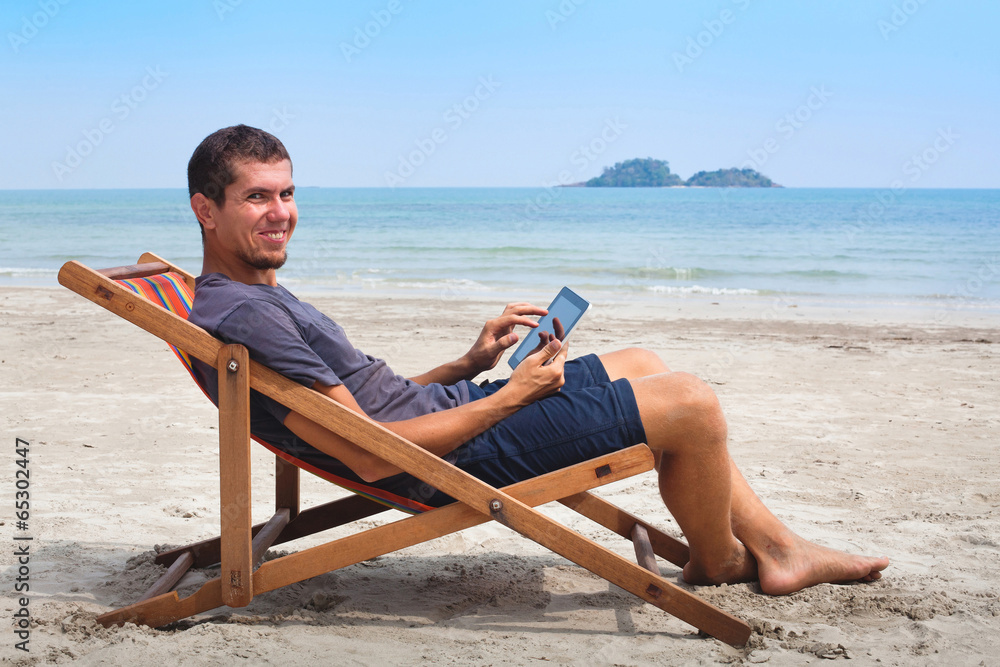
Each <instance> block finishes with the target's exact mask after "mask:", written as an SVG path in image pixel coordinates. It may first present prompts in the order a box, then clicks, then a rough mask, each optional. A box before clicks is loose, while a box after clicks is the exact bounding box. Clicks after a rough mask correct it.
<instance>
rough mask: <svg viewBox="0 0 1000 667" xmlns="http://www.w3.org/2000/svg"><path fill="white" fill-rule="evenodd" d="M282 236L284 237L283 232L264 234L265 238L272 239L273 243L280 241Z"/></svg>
mask: <svg viewBox="0 0 1000 667" xmlns="http://www.w3.org/2000/svg"><path fill="white" fill-rule="evenodd" d="M284 235H285V233H284V232H268V233H267V234H265V236H267V237H268V238H272V239H274V240H275V241H277V240H278V239H280V238H281V237H282V236H284Z"/></svg>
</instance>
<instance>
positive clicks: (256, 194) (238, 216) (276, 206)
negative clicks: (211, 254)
mask: <svg viewBox="0 0 1000 667" xmlns="http://www.w3.org/2000/svg"><path fill="white" fill-rule="evenodd" d="M233 169H234V170H235V172H236V175H237V176H236V180H235V181H233V182H232V183H231V184H230V185H229V186H228V187H227V188H226V199H225V202H224V204H223V206H222V207H215V206H214V204H213V208H214V214H215V215H214V216H213V218H214V219H215V232H216V236H217V238H218V239H219V242H220V244H221V245H222V249H223V251H228V252H229V253H231V254H232V255H233V256H234V257H235V258H236V259H238V260H240V261H242V262H244V263H245V264H247V265H248V266H250V267H253V268H254V269H257V270H259V271H267V270H270V269H279V268H281V266H282V265H283V264H284V263H285V260H286V259H287V258H288V253H287V251H286V247H287V246H288V241H289V239H290V238H291V237H292V232H293V231H295V223H296V222H298V216H299V214H298V209H297V208H296V206H295V199H294V197H293V195H294V193H295V184H294V183H292V164H291V163H290V162H289V161H288V160H281V161H280V162H241V163H237V164H235V165H233Z"/></svg>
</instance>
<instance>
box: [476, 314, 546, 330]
mask: <svg viewBox="0 0 1000 667" xmlns="http://www.w3.org/2000/svg"><path fill="white" fill-rule="evenodd" d="M487 324H488V325H490V326H492V327H493V328H494V329H513V328H514V327H515V326H517V325H518V324H520V325H523V326H526V327H531V328H535V327H537V326H538V322H536V321H535V320H533V319H531V318H530V317H527V316H525V315H514V314H511V315H501V316H500V317H498V318H496V319H495V320H490V321H489V322H488V323H487Z"/></svg>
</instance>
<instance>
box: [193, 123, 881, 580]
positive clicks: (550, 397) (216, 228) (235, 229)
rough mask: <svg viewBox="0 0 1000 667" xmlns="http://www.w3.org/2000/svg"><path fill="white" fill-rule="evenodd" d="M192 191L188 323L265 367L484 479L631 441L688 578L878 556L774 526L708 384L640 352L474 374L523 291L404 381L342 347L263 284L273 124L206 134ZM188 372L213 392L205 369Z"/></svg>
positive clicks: (297, 426) (289, 416)
mask: <svg viewBox="0 0 1000 667" xmlns="http://www.w3.org/2000/svg"><path fill="white" fill-rule="evenodd" d="M188 185H189V190H190V194H191V208H192V210H193V211H194V213H195V215H196V216H197V218H198V222H199V223H200V225H201V228H202V234H203V241H204V264H203V267H202V275H201V276H199V278H198V280H197V290H196V292H195V302H194V308H193V310H192V312H191V318H190V319H191V321H192V322H194V323H195V324H198V325H200V326H202V327H204V328H205V329H207V330H208V331H210V332H211V333H213V334H214V335H216V336H219V337H220V338H222V339H224V340H228V341H231V342H239V343H242V344H244V345H246V346H247V347H248V349H249V350H250V354H251V356H252V357H253V358H254V359H256V360H258V361H260V362H262V363H263V364H265V365H267V366H269V367H270V368H272V369H274V370H276V371H278V372H281V373H283V374H285V375H287V376H288V377H290V378H292V379H294V380H296V381H298V382H300V383H302V384H304V385H306V386H310V387H312V388H313V389H315V390H316V391H319V392H322V393H324V394H326V395H327V396H329V397H330V398H332V399H333V400H335V401H337V402H338V403H340V404H341V405H344V406H346V407H347V408H349V409H351V410H354V411H355V412H358V413H363V414H366V415H368V416H370V417H371V418H373V419H375V420H376V421H379V422H381V423H382V424H383V425H384V426H385V427H386V428H388V429H390V430H391V431H393V432H395V433H397V434H398V435H400V436H402V437H404V438H406V439H408V440H410V441H411V442H413V443H414V444H416V445H418V446H420V447H422V448H424V449H426V450H428V451H430V452H432V453H434V454H436V455H438V456H441V457H444V458H445V459H446V460H448V461H450V462H452V463H454V464H455V465H457V466H459V467H460V468H462V469H464V470H466V471H468V472H470V473H471V474H473V475H475V476H477V477H479V478H481V479H484V480H485V481H487V482H489V483H490V484H493V485H495V486H504V485H506V484H510V483H513V482H515V481H519V480H521V479H526V478H529V477H533V476H536V475H539V474H542V473H545V472H549V471H551V470H555V469H558V468H561V467H565V466H568V465H572V464H574V463H577V462H579V461H582V460H587V459H590V458H593V457H595V456H598V455H601V454H605V453H608V452H610V451H615V450H618V449H621V448H624V447H627V446H630V445H633V444H637V443H640V442H645V443H646V444H647V445H648V446H649V447H650V448H651V450H652V451H653V452H654V456H655V457H656V461H657V471H658V475H659V485H660V494H661V496H662V498H663V500H664V502H665V504H666V506H667V509H668V510H669V511H670V513H671V514H673V516H674V517H675V518H676V520H677V522H678V524H679V525H680V528H681V530H683V531H684V535H685V537H686V538H687V540H688V542H689V545H690V553H691V556H690V561H689V562H688V563H687V564H686V565H685V566H684V571H683V576H684V579H685V581H688V582H690V583H694V584H720V583H735V582H742V581H751V580H759V581H760V585H761V588H762V590H763V591H764V592H765V593H770V594H774V595H781V594H786V593H791V592H794V591H797V590H800V589H802V588H804V587H806V586H811V585H814V584H817V583H821V582H848V581H873V580H875V579H878V578H879V577H881V571H882V570H883V569H885V568H886V567H887V566H888V564H889V561H888V559H887V558H885V557H883V558H872V557H866V556H854V555H849V554H846V553H842V552H839V551H833V550H831V549H826V548H824V547H820V546H818V545H815V544H811V543H809V542H807V541H805V540H803V539H802V538H801V537H799V536H797V535H795V534H794V533H792V532H791V531H790V530H789V529H788V528H786V527H785V526H784V525H782V523H781V522H780V521H778V519H777V518H776V517H775V516H774V515H773V514H772V513H771V512H770V511H768V510H767V508H765V507H764V505H763V504H762V503H761V501H760V500H759V499H758V498H757V496H756V495H755V494H754V493H753V491H752V490H751V489H750V487H749V486H748V485H747V483H746V481H745V480H744V478H743V476H742V475H741V474H740V472H739V471H738V470H737V469H736V467H735V465H734V464H733V462H732V460H731V459H730V457H729V453H728V450H727V448H726V421H725V418H724V417H723V415H722V411H721V409H720V407H719V403H718V400H717V399H716V397H715V395H714V393H713V392H712V390H711V389H710V388H709V387H708V386H707V385H706V384H705V383H704V382H702V381H700V380H698V379H697V378H695V377H693V376H691V375H688V374H686V373H678V372H672V371H670V369H668V368H667V367H666V366H665V365H664V364H663V362H662V361H661V360H660V359H659V357H658V356H656V355H655V354H653V353H651V352H647V351H645V350H639V349H629V350H621V351H618V352H613V353H611V354H605V355H601V356H600V357H597V356H595V355H588V356H585V357H583V358H581V359H574V360H572V361H567V350H568V347H567V346H566V345H562V344H561V343H560V341H559V340H557V339H550V340H547V341H546V344H545V345H544V346H543V347H542V349H540V350H538V351H537V352H535V353H534V354H532V355H531V356H529V357H527V358H526V359H525V360H524V361H522V362H521V364H519V365H518V366H517V368H516V369H515V370H514V372H513V373H512V375H511V376H510V379H509V381H499V382H494V383H489V384H486V385H485V386H484V387H479V386H477V385H474V384H472V383H471V382H470V380H472V378H474V377H476V376H478V375H479V374H480V373H482V372H484V371H487V370H489V369H492V368H493V367H494V366H496V364H497V362H498V361H499V360H500V357H501V356H502V354H503V353H504V351H505V350H507V349H508V348H509V347H510V346H512V345H514V344H515V343H516V342H517V340H518V334H517V333H516V332H514V328H515V327H516V326H518V325H522V326H528V327H533V326H536V325H535V322H534V320H533V319H532V318H531V317H532V316H537V315H542V314H544V313H545V312H546V311H545V310H544V309H542V308H538V307H536V306H533V305H531V304H527V303H515V304H510V305H508V306H507V307H506V308H505V309H504V311H503V313H502V314H501V315H500V317H498V318H496V319H494V320H490V321H489V322H487V323H486V325H485V326H484V327H483V329H482V332H481V333H480V335H479V337H478V339H477V340H476V342H475V344H474V345H473V346H472V348H471V349H470V350H469V352H468V353H467V354H465V355H464V356H463V357H462V358H461V359H458V360H457V361H454V362H451V363H448V364H445V365H443V366H439V367H438V368H435V369H433V370H430V371H428V372H427V373H424V374H423V375H419V376H417V377H414V378H410V379H404V378H401V377H399V376H397V375H395V374H394V373H392V371H391V370H389V368H388V366H386V364H385V362H383V361H381V360H378V359H374V358H372V357H369V356H367V355H365V354H363V353H361V352H360V351H359V350H356V349H355V348H354V347H353V346H352V345H351V344H350V343H349V342H348V340H347V338H346V336H345V335H344V332H343V329H341V328H340V327H339V326H338V325H337V324H335V323H334V322H333V321H332V320H330V319H329V318H328V317H326V316H325V315H322V314H321V313H319V312H318V311H316V310H315V309H314V308H312V307H311V306H309V305H308V304H304V303H302V302H300V301H298V299H296V298H295V297H294V296H292V295H291V294H290V293H289V292H288V291H287V290H285V289H284V288H283V287H281V286H280V285H278V283H277V279H276V274H275V271H276V269H278V268H280V267H281V266H282V265H283V264H284V263H285V260H286V257H287V253H286V248H287V246H288V243H289V241H290V239H291V237H292V234H293V232H294V231H295V226H296V223H297V222H298V211H297V209H296V205H295V198H294V192H295V186H294V184H293V182H292V163H291V159H290V157H289V156H288V153H287V151H286V150H285V148H284V146H282V144H281V142H280V141H278V140H277V139H276V138H275V137H273V136H271V135H270V134H268V133H266V132H263V131H261V130H257V129H254V128H250V127H246V126H243V125H239V126H235V127H229V128H225V129H222V130H219V131H218V132H215V133H214V134H212V135H210V136H209V137H207V138H206V139H205V140H204V141H203V142H202V143H201V145H200V146H199V147H198V148H197V149H196V150H195V152H194V154H193V155H192V157H191V161H190V163H189V165H188ZM550 360H551V363H548V364H547V363H546V362H548V361H550ZM197 370H198V372H199V373H200V374H201V375H202V377H203V378H204V381H203V385H205V386H206V387H208V388H212V387H214V385H215V383H214V381H212V374H213V370H212V369H211V368H209V367H208V366H206V365H201V366H199V368H198V369H197ZM252 400H253V403H252V424H251V428H252V430H253V431H254V433H255V434H257V435H258V436H260V437H262V438H263V439H265V440H267V441H269V442H271V443H272V444H275V445H276V446H279V447H281V448H282V449H285V451H288V452H289V453H292V454H293V455H294V456H296V457H298V458H300V459H302V460H304V461H306V462H307V463H310V464H311V465H314V466H316V467H318V468H321V469H323V470H326V471H330V472H334V473H335V474H338V475H341V476H346V477H348V478H353V479H358V480H363V481H364V482H367V483H369V484H371V485H373V486H376V487H378V488H382V489H387V490H390V491H392V492H393V493H396V494H399V495H402V496H404V497H410V498H413V499H414V500H419V501H421V502H424V503H426V504H428V505H440V504H443V503H445V502H447V501H448V498H447V497H446V496H444V495H443V494H441V493H440V492H436V491H434V490H433V489H428V488H427V486H426V485H425V484H422V483H421V482H420V481H419V480H416V479H415V478H413V477H411V476H409V475H407V474H405V473H402V471H400V470H399V469H397V468H396V467H394V466H393V465H391V464H389V463H387V462H385V461H382V460H380V459H378V458H377V457H375V456H373V455H371V454H370V453H368V452H367V451H365V450H364V449H362V448H360V447H358V446H357V445H354V444H353V443H351V442H349V441H347V440H344V439H343V438H340V437H339V436H337V435H336V434H334V433H332V432H330V431H328V430H327V429H325V428H324V427H322V426H319V425H318V424H316V423H314V422H312V421H310V420H309V419H307V418H306V417H304V416H302V415H300V414H298V413H296V412H295V411H292V410H289V409H288V408H286V407H284V406H281V405H280V404H278V403H275V402H274V401H271V400H270V399H267V398H266V397H264V396H261V395H259V394H256V392H255V395H254V396H253V399H252Z"/></svg>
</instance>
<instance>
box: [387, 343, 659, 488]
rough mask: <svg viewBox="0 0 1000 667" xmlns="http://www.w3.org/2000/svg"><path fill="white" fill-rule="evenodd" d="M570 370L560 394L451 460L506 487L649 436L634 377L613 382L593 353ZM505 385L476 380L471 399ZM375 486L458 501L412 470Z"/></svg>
mask: <svg viewBox="0 0 1000 667" xmlns="http://www.w3.org/2000/svg"><path fill="white" fill-rule="evenodd" d="M565 373H566V384H565V385H564V386H563V388H562V389H561V390H560V391H559V392H558V393H556V394H553V395H551V396H547V397H546V398H543V399H542V400H540V401H536V402H535V403H532V404H531V405H529V406H527V407H525V408H522V409H520V410H518V411H517V412H516V413H514V414H513V415H511V416H510V417H508V418H507V419H504V420H503V421H501V422H500V423H498V424H496V425H495V426H493V427H492V428H490V429H488V430H487V431H485V432H483V433H482V434H480V435H478V436H477V437H475V438H473V439H472V440H470V441H469V442H467V443H465V444H464V445H462V446H461V447H459V448H458V449H456V450H455V451H453V452H451V453H450V454H448V455H447V456H445V457H444V458H445V460H446V461H448V462H449V463H453V464H455V465H456V466H457V467H459V468H461V469H462V470H465V471H466V472H468V473H469V474H471V475H473V476H474V477H478V478H479V479H481V480H483V481H484V482H487V483H489V484H491V485H492V486H496V487H503V486H507V485H508V484H513V483H515V482H520V481H523V480H526V479H531V478H532V477H537V476H539V475H543V474H545V473H547V472H552V471H553V470H559V469H560V468H565V467H567V466H571V465H574V464H576V463H580V462H582V461H588V460H590V459H593V458H596V457H598V456H601V455H603V454H609V453H611V452H616V451H618V450H621V449H624V448H626V447H631V446H632V445H637V444H639V443H642V442H645V441H646V432H645V430H644V429H643V426H642V421H641V420H640V418H639V409H638V407H637V406H636V403H635V394H634V393H633V392H632V385H631V384H630V383H629V382H628V380H616V381H614V382H611V380H610V379H609V378H608V373H607V371H605V370H604V365H603V364H602V363H601V360H600V359H599V358H598V357H597V355H593V354H591V355H587V356H584V357H580V358H577V359H573V360H571V361H569V362H567V363H566V369H565ZM506 383H507V380H497V381H495V382H486V383H483V384H482V385H481V386H476V385H474V384H471V383H470V385H469V394H470V398H471V399H472V400H478V399H480V398H484V397H486V396H489V395H490V394H492V393H493V392H495V391H497V390H498V389H500V387H502V386H503V385H504V384H506ZM374 486H378V487H380V488H383V489H386V490H388V491H392V492H393V493H395V494H397V495H400V496H404V497H407V498H411V499H413V500H416V501H418V502H421V503H424V504H425V505H430V506H432V507H440V506H441V505H447V504H448V503H450V502H452V498H450V497H449V496H448V495H446V494H444V493H442V492H440V491H438V490H437V489H434V488H433V487H431V486H430V485H428V484H426V483H425V482H422V481H420V480H418V479H416V478H414V477H412V476H410V475H396V476H394V477H391V478H389V479H386V480H382V483H377V484H375V485H374Z"/></svg>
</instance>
